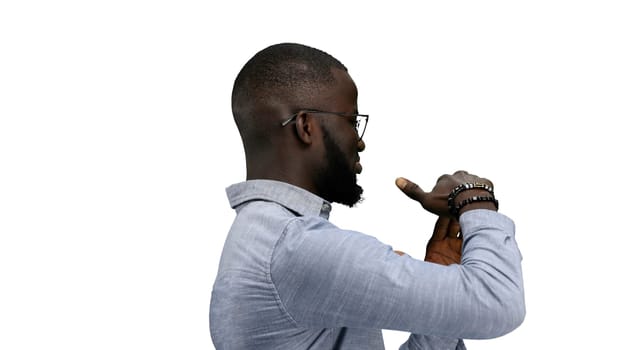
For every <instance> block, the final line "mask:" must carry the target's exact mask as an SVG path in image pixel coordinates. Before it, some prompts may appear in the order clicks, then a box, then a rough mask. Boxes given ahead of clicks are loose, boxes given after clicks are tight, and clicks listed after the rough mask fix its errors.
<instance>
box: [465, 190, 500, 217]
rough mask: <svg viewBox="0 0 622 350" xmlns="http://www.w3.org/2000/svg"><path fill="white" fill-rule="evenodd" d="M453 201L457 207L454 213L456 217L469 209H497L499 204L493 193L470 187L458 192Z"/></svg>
mask: <svg viewBox="0 0 622 350" xmlns="http://www.w3.org/2000/svg"><path fill="white" fill-rule="evenodd" d="M455 203H456V207H457V209H458V210H457V213H456V214H457V216H458V217H460V215H462V213H464V212H467V211H469V210H475V209H487V210H494V211H497V210H498V209H499V208H498V206H499V204H498V203H497V201H496V199H495V198H494V195H491V193H490V192H488V191H486V190H481V189H470V190H465V191H462V192H460V193H459V194H458V195H457V196H456V198H455Z"/></svg>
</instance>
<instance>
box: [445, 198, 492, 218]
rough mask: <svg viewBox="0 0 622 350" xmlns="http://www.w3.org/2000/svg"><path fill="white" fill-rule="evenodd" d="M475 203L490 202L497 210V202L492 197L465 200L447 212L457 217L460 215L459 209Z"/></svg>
mask: <svg viewBox="0 0 622 350" xmlns="http://www.w3.org/2000/svg"><path fill="white" fill-rule="evenodd" d="M475 202H492V203H493V204H494V205H495V208H496V209H497V210H499V201H498V200H497V199H495V197H494V196H473V197H469V198H466V199H465V200H463V201H462V202H460V204H458V205H456V206H453V207H450V208H449V211H450V212H451V214H452V215H453V216H455V217H458V213H460V209H462V208H464V207H465V206H467V205H469V204H471V203H475Z"/></svg>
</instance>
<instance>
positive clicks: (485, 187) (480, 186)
mask: <svg viewBox="0 0 622 350" xmlns="http://www.w3.org/2000/svg"><path fill="white" fill-rule="evenodd" d="M472 189H480V190H485V191H487V192H488V193H490V195H491V196H493V197H494V196H495V193H494V192H493V190H492V187H491V186H489V185H487V184H484V183H479V182H476V183H470V182H466V183H463V184H460V185H458V186H456V187H454V189H453V190H452V191H451V193H450V194H449V196H448V197H447V204H448V205H449V211H452V210H453V209H454V207H455V206H456V203H455V200H456V197H457V196H458V195H459V194H460V193H462V192H463V191H466V190H472Z"/></svg>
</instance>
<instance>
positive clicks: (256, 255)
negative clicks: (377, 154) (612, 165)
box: [210, 44, 525, 350]
mask: <svg viewBox="0 0 622 350" xmlns="http://www.w3.org/2000/svg"><path fill="white" fill-rule="evenodd" d="M232 109H233V115H234V119H235V122H236V125H237V127H238V129H239V131H240V135H241V137H242V142H243V144H244V151H245V153H246V168H247V181H246V182H243V183H239V184H235V185H232V186H231V187H229V188H228V189H227V194H228V197H229V201H230V203H231V206H232V208H234V209H235V210H236V212H237V216H236V219H235V221H234V222H233V225H232V227H231V230H230V232H229V236H228V237H227V240H226V243H225V246H224V248H223V252H222V256H221V260H220V265H219V271H218V276H217V278H216V281H215V284H214V288H213V291H212V300H211V306H210V328H211V336H212V340H213V342H214V344H215V346H216V348H217V349H271V350H274V349H358V350H361V349H383V348H384V344H383V340H382V332H381V329H393V330H402V331H408V332H411V333H412V334H411V336H410V337H409V339H408V340H407V341H406V343H404V345H402V349H464V343H463V341H462V340H461V339H463V338H492V337H498V336H501V335H503V334H505V333H507V332H510V331H511V330H513V329H515V328H516V327H518V326H519V325H520V323H521V322H522V320H523V318H524V313H525V308H524V297H523V282H522V275H521V267H520V261H521V256H520V252H519V250H518V247H517V245H516V242H515V240H514V225H513V223H512V221H511V220H510V219H508V218H507V217H505V216H503V215H501V214H498V213H497V212H496V209H497V202H496V199H495V198H494V193H493V189H492V183H491V182H490V181H488V180H486V179H483V178H479V177H477V176H475V175H471V174H468V173H466V172H463V171H460V172H456V173H455V174H453V175H444V176H442V177H441V178H439V180H438V182H437V184H436V186H435V187H434V189H433V190H432V191H431V192H429V193H426V192H424V191H423V190H422V189H421V188H419V187H418V186H417V185H415V184H414V183H411V182H410V181H408V180H406V179H404V178H399V179H398V180H397V181H396V184H397V185H398V187H399V188H400V189H401V190H402V191H403V192H404V193H405V194H406V195H408V196H410V197H411V198H413V199H414V200H416V201H418V202H419V203H420V204H421V205H422V206H423V207H424V208H425V209H427V210H428V211H431V212H433V213H435V214H437V215H439V219H438V221H437V224H436V227H435V229H434V233H433V237H432V239H431V240H430V243H429V245H428V249H427V254H426V260H428V262H426V261H420V260H416V259H414V258H411V257H410V256H408V255H406V254H403V253H398V252H395V251H393V250H392V249H391V248H390V247H389V246H387V245H385V244H383V243H381V242H379V241H378V240H376V239H375V238H373V237H371V236H368V235H365V234H362V233H359V232H354V231H348V230H343V229H340V228H338V227H336V226H335V225H333V224H331V223H330V222H329V221H328V218H329V213H330V210H331V205H330V203H331V202H336V203H341V204H345V205H347V206H353V205H354V204H356V203H357V202H358V201H359V200H360V199H361V194H362V192H363V190H362V188H361V187H360V186H359V185H357V182H356V178H357V174H358V173H361V171H362V166H361V163H360V158H359V152H361V151H363V150H364V149H365V143H364V142H363V139H362V137H363V133H364V131H365V126H366V122H367V119H368V116H366V115H362V114H359V112H358V108H357V88H356V85H355V84H354V82H353V81H352V79H351V77H350V75H349V74H348V71H347V69H346V67H344V66H343V64H341V63H340V62H339V61H337V60H336V59H335V58H333V57H332V56H330V55H328V54H326V53H324V52H322V51H319V50H317V49H314V48H310V47H307V46H304V45H298V44H279V45H274V46H270V47H268V48H266V49H264V50H262V51H260V52H259V53H257V54H256V55H255V56H254V57H253V58H251V60H249V61H248V62H247V63H246V65H245V66H244V67H243V68H242V70H241V71H240V73H239V75H238V77H237V79H236V81H235V84H234V87H233V94H232ZM450 208H451V210H450ZM452 218H453V219H452ZM455 218H459V222H458V221H456V220H455Z"/></svg>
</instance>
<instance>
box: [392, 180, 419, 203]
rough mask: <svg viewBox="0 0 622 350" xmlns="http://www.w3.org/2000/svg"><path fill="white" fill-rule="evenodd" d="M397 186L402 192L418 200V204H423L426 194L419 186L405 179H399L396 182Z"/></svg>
mask: <svg viewBox="0 0 622 350" xmlns="http://www.w3.org/2000/svg"><path fill="white" fill-rule="evenodd" d="M395 184H396V185H397V187H399V188H400V190H402V192H404V194H405V195H407V196H408V197H410V198H412V199H414V200H416V201H417V202H421V200H422V199H423V197H424V196H425V192H424V191H423V190H422V189H421V187H419V185H417V184H415V183H413V182H410V181H409V180H407V179H405V178H403V177H398V178H397V179H396V180H395Z"/></svg>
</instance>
